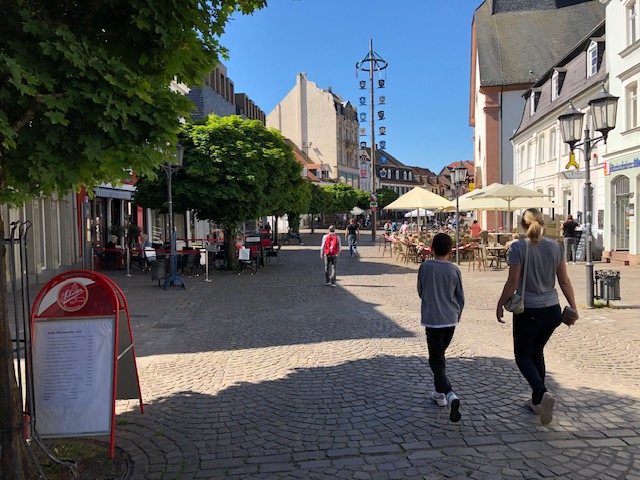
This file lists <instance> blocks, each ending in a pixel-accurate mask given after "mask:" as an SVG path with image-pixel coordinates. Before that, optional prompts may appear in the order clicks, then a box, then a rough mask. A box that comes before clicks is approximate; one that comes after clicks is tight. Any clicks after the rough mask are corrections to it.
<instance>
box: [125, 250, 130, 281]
mask: <svg viewBox="0 0 640 480" xmlns="http://www.w3.org/2000/svg"><path fill="white" fill-rule="evenodd" d="M126 249H127V250H126V252H127V277H130V276H131V249H130V248H129V247H126Z"/></svg>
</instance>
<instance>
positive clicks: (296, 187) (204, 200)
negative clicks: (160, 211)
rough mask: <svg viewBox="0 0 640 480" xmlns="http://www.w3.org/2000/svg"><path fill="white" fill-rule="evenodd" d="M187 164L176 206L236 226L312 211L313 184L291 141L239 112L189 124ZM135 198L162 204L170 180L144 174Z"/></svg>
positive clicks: (178, 179)
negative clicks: (289, 142) (265, 216)
mask: <svg viewBox="0 0 640 480" xmlns="http://www.w3.org/2000/svg"><path fill="white" fill-rule="evenodd" d="M180 142H181V143H182V145H183V146H184V147H185V155H184V168H182V169H181V170H179V171H178V173H177V174H176V175H175V176H174V178H173V199H174V205H175V209H176V211H185V210H193V211H194V212H196V214H197V215H198V218H200V219H203V220H205V219H206V220H212V221H215V222H218V223H221V224H222V225H224V226H225V228H234V227H235V226H236V225H237V224H238V223H240V222H241V221H244V220H248V219H252V218H258V217H261V216H264V215H274V214H275V215H281V214H284V213H285V212H294V211H295V212H306V211H307V210H308V206H309V201H310V197H311V194H310V187H309V185H308V182H307V181H306V180H305V179H304V178H302V176H301V172H302V165H301V164H300V163H298V162H297V161H296V160H295V158H294V156H293V150H292V148H291V146H289V145H288V144H287V143H286V142H285V141H284V138H283V137H282V135H281V134H280V133H279V132H278V131H277V130H274V129H267V128H266V127H264V125H262V123H260V122H259V121H257V120H243V119H241V118H240V117H238V116H233V117H216V116H213V115H212V116H210V117H208V118H207V120H206V121H205V123H202V124H187V125H185V126H184V127H183V131H182V133H181V135H180ZM136 189H137V192H136V193H135V194H134V198H135V201H136V202H137V203H138V204H139V205H141V206H144V207H149V208H159V207H161V206H163V205H164V204H165V202H166V181H165V179H164V178H162V177H161V176H158V177H157V178H153V177H151V176H143V177H142V178H141V179H140V180H139V181H138V183H137V187H136Z"/></svg>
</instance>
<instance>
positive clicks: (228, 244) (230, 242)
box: [224, 227, 237, 269]
mask: <svg viewBox="0 0 640 480" xmlns="http://www.w3.org/2000/svg"><path fill="white" fill-rule="evenodd" d="M234 230H235V229H233V228H227V227H224V251H225V252H226V253H225V255H226V256H227V267H228V268H229V269H232V268H235V266H236V264H237V262H236V260H237V258H236V238H235V236H234V235H233V232H234Z"/></svg>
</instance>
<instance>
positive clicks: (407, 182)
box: [362, 147, 420, 195]
mask: <svg viewBox="0 0 640 480" xmlns="http://www.w3.org/2000/svg"><path fill="white" fill-rule="evenodd" d="M362 152H363V154H364V155H365V156H366V157H367V158H369V157H370V155H371V149H370V148H369V147H366V148H364V149H362ZM376 160H377V161H378V163H377V164H376V172H377V177H378V182H379V183H380V188H386V189H388V190H393V191H394V192H396V193H397V194H398V195H404V194H405V193H407V192H408V191H409V190H411V189H412V188H414V187H418V186H420V183H419V182H418V181H417V180H416V178H415V177H414V175H413V167H408V166H406V165H405V164H404V163H402V162H401V161H400V160H398V159H397V158H396V157H394V156H393V155H391V154H390V153H389V152H387V151H386V150H376Z"/></svg>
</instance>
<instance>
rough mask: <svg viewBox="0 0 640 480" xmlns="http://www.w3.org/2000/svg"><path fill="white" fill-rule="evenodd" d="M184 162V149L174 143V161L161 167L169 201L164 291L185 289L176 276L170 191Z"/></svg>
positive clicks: (180, 279) (181, 281)
mask: <svg viewBox="0 0 640 480" xmlns="http://www.w3.org/2000/svg"><path fill="white" fill-rule="evenodd" d="M183 160H184V147H183V146H182V145H180V144H179V143H176V152H175V160H172V161H168V162H165V163H164V164H163V165H162V170H164V173H165V175H166V176H167V184H168V188H167V190H168V199H169V235H170V240H169V242H170V247H169V248H170V253H169V276H168V277H167V278H165V279H164V284H163V286H162V288H164V289H165V290H166V289H167V286H169V285H172V284H173V286H175V287H178V286H179V285H180V286H182V287H183V288H185V285H184V281H183V280H182V278H181V277H179V276H178V272H177V270H178V259H177V255H176V232H175V226H174V224H173V192H172V189H171V177H172V176H173V173H174V172H177V171H178V169H179V168H180V167H182V161H183Z"/></svg>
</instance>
